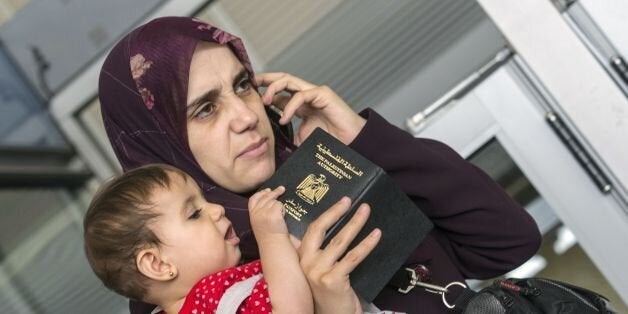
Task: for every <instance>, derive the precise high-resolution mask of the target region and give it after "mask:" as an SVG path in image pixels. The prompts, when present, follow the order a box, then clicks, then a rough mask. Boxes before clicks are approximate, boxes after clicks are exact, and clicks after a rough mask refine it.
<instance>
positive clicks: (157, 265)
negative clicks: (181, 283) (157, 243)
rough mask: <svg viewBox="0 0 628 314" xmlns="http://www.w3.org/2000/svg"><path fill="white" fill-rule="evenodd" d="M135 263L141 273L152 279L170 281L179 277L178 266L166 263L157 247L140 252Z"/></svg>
mask: <svg viewBox="0 0 628 314" xmlns="http://www.w3.org/2000/svg"><path fill="white" fill-rule="evenodd" d="M135 263H136V264H137V269H138V270H139V271H140V273H142V274H143V275H144V276H146V277H148V278H150V279H153V280H157V281H169V280H172V279H174V278H176V277H177V268H176V266H175V265H174V264H172V263H169V262H166V261H164V260H163V259H162V256H161V252H160V251H159V249H158V248H156V247H151V248H146V249H142V250H140V252H139V253H137V257H136V258H135Z"/></svg>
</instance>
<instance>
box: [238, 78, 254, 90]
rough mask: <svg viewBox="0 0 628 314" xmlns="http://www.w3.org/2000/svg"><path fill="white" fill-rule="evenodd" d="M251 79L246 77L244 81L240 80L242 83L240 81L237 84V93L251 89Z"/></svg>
mask: <svg viewBox="0 0 628 314" xmlns="http://www.w3.org/2000/svg"><path fill="white" fill-rule="evenodd" d="M251 86H252V84H251V80H250V79H248V78H246V79H243V80H242V81H240V83H238V85H237V86H236V93H237V94H242V93H244V92H247V91H249V89H251Z"/></svg>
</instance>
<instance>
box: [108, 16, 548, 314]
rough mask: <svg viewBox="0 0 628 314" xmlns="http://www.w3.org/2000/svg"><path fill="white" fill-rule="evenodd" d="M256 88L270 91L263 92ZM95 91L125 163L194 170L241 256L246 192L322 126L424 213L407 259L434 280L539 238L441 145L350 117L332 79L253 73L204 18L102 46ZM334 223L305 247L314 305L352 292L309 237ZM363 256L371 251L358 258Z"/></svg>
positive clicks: (390, 295) (486, 273) (461, 274)
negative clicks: (419, 238)
mask: <svg viewBox="0 0 628 314" xmlns="http://www.w3.org/2000/svg"><path fill="white" fill-rule="evenodd" d="M212 43H213V44H212ZM257 85H259V86H263V87H267V90H266V92H265V93H264V95H263V96H260V95H259V94H258V93H257ZM99 89H100V90H99V96H100V100H101V105H102V113H103V120H104V123H105V128H106V130H107V135H108V137H109V140H110V141H111V144H112V146H113V148H114V151H115V152H116V156H117V158H118V160H119V161H120V163H121V164H122V167H123V168H124V169H125V170H128V169H132V168H135V167H138V166H141V165H143V164H147V163H154V162H162V163H168V164H171V165H174V166H176V167H179V168H181V169H182V170H184V171H186V172H187V173H189V174H190V175H191V176H192V177H193V178H194V179H195V180H196V181H197V182H198V183H199V185H200V186H201V188H202V189H203V191H204V193H205V196H206V198H207V199H209V200H211V201H213V202H217V203H220V204H223V205H224V206H225V207H226V208H227V215H228V216H229V218H230V219H231V220H232V221H233V222H234V224H235V227H236V230H240V231H243V232H244V234H240V236H241V238H242V239H245V240H244V241H243V242H244V243H243V244H244V245H243V253H244V254H249V255H250V256H254V255H255V253H256V249H255V245H254V240H253V239H252V237H251V236H250V226H248V217H247V207H246V204H247V203H246V197H247V196H248V195H250V194H251V193H252V192H254V190H255V188H256V187H257V186H258V185H259V184H260V183H262V182H264V180H266V179H268V178H269V177H270V176H271V175H272V173H273V172H274V170H275V169H276V167H278V166H279V165H281V163H282V162H283V161H284V160H285V159H286V158H287V157H288V156H289V155H290V152H291V151H292V150H294V149H295V145H294V144H295V143H296V144H297V145H298V144H299V143H300V142H301V141H302V140H303V139H304V138H306V137H307V136H308V135H309V134H310V132H311V131H312V130H313V129H314V128H315V127H317V126H320V127H322V128H324V129H326V130H327V131H328V132H329V133H331V134H332V135H334V136H335V137H337V138H338V139H340V140H341V141H342V142H344V143H345V144H348V145H350V146H351V147H352V148H353V149H355V150H356V151H358V152H360V153H361V154H362V155H364V156H365V157H367V158H369V159H370V160H371V161H373V162H375V163H376V164H378V165H379V166H381V167H382V168H383V169H384V170H386V171H387V172H388V174H390V175H391V176H392V178H393V179H394V180H395V181H396V183H397V184H398V185H399V186H400V187H401V188H402V189H403V190H404V192H406V193H407V194H408V196H409V197H410V198H411V199H413V200H414V201H415V202H416V203H417V205H418V206H419V208H421V209H422V210H423V211H424V212H425V213H426V214H427V215H428V216H429V217H430V218H431V219H432V220H433V222H434V225H435V228H434V230H433V231H432V232H431V233H430V235H428V236H427V237H426V239H425V240H424V241H423V242H422V244H421V245H420V246H419V247H417V249H416V250H415V251H414V253H413V254H412V255H411V256H410V258H409V259H408V261H407V265H409V266H411V267H417V265H421V266H420V267H422V269H423V270H424V273H429V277H431V281H432V283H435V284H441V285H442V284H446V283H448V282H451V281H461V280H463V279H464V278H479V279H481V278H490V277H494V276H497V275H500V274H503V273H505V272H507V271H509V270H511V269H513V268H515V267H516V266H518V265H520V264H521V263H523V262H525V261H526V260H527V259H528V258H529V257H530V256H531V255H532V254H534V252H536V250H537V249H538V246H539V244H540V235H539V232H538V229H537V227H536V225H535V223H534V221H533V220H532V219H531V217H530V216H529V215H528V214H527V213H526V212H525V211H524V210H523V209H522V208H521V207H520V206H519V205H517V204H516V203H515V202H514V201H513V200H512V199H511V198H510V197H508V196H507V195H506V194H505V193H504V192H503V191H502V190H501V188H500V187H499V186H498V185H497V184H496V183H495V182H494V181H493V180H492V179H490V178H489V177H488V176H487V175H486V174H484V173H483V172H482V171H480V170H478V169H477V168H475V167H474V166H472V165H471V164H469V163H467V162H466V161H465V160H463V159H462V158H460V157H459V156H458V155H457V154H456V153H455V152H454V151H453V150H451V149H450V148H449V147H447V146H445V145H444V144H442V143H439V142H436V141H432V140H427V139H416V138H414V137H412V136H410V135H409V134H407V133H406V132H404V131H402V130H399V129H398V128H396V127H394V126H392V125H390V124H389V123H388V122H386V121H385V120H384V119H383V118H381V117H380V116H379V115H377V114H376V113H375V112H373V111H371V110H365V111H364V112H362V113H361V114H360V115H357V114H355V113H354V112H353V111H352V110H351V109H350V107H349V106H347V104H346V103H344V101H343V100H342V99H340V98H339V97H338V96H337V95H336V94H335V93H334V92H333V91H331V90H330V89H329V88H327V87H319V86H315V85H312V84H310V83H308V82H305V81H303V80H301V79H298V78H295V77H293V76H290V75H286V74H273V73H271V74H262V75H259V76H257V77H256V80H254V75H253V71H252V68H251V66H250V63H249V60H248V57H247V55H246V51H245V50H244V46H243V45H242V42H241V41H240V40H239V39H238V38H236V37H234V36H232V35H230V34H228V33H226V32H224V31H222V30H219V29H217V28H215V27H213V26H210V25H207V24H205V23H203V22H200V21H195V20H192V19H189V18H175V17H170V18H161V19H156V20H153V21H151V22H149V23H148V24H146V25H143V26H141V27H139V28H138V29H136V30H134V31H133V32H132V33H130V34H129V35H127V36H126V37H125V38H123V39H122V40H121V41H120V42H119V43H118V44H117V45H116V46H115V47H114V48H113V50H112V51H111V52H110V54H109V56H108V58H107V60H106V61H105V64H104V65H103V68H102V72H101V76H100V82H99ZM282 91H287V92H290V93H291V94H292V97H289V98H288V100H287V102H286V101H285V100H286V99H285V98H283V99H279V98H280V97H278V96H275V95H276V94H278V93H280V92H282ZM273 98H275V101H276V104H277V105H278V106H279V107H281V108H283V110H284V111H283V115H282V117H281V118H280V119H278V120H277V121H276V122H275V120H273V119H272V118H269V114H270V113H268V110H267V107H265V106H264V105H265V104H269V103H271V102H273ZM270 115H271V116H272V114H270ZM295 115H297V116H299V117H301V118H302V119H303V122H302V123H301V125H300V127H299V129H298V130H297V133H296V136H295V139H294V142H295V143H293V142H292V141H290V139H289V138H288V136H286V133H285V132H282V130H285V126H286V125H288V126H289V121H290V120H291V118H292V117H293V116H295ZM327 217H329V216H327ZM329 219H331V218H325V219H322V222H320V223H317V224H316V225H315V226H314V227H313V228H312V229H313V230H314V231H312V232H311V234H312V235H310V236H309V238H308V239H307V241H308V242H307V244H306V245H304V247H305V248H304V249H301V252H300V254H301V264H302V266H303V269H304V271H305V273H306V275H307V276H308V280H310V284H311V287H312V290H313V294H314V297H315V299H316V302H317V306H320V307H319V309H320V310H321V311H322V310H323V308H322V307H324V306H325V304H327V301H328V300H332V299H334V298H338V299H342V300H347V298H348V297H347V296H348V295H350V294H351V293H350V287H348V284H347V280H346V277H347V276H346V274H347V273H348V272H350V270H351V269H352V268H351V267H350V266H351V263H349V262H348V261H347V263H338V264H335V263H334V262H335V260H334V258H337V257H338V256H340V255H341V254H342V252H341V253H338V252H337V251H338V249H329V250H327V249H326V250H325V251H320V250H318V247H317V246H316V245H313V244H312V243H314V244H316V241H317V240H318V236H316V234H318V235H320V234H321V233H322V232H324V229H325V226H326V225H327V224H328V223H329ZM247 235H248V236H247ZM319 243H320V242H319ZM304 244H305V243H304ZM246 245H248V246H247V247H244V246H246ZM366 252H368V246H364V247H360V248H359V250H357V251H356V254H357V256H362V255H363V254H366ZM330 261H331V262H330ZM426 270H428V271H426ZM425 279H427V278H425ZM335 283H340V285H336V284H335ZM374 303H375V304H376V305H377V306H379V307H380V308H385V309H390V310H395V311H404V312H409V313H413V312H417V311H418V310H419V309H420V311H421V312H422V313H440V312H444V311H445V308H444V306H443V305H442V304H441V303H440V298H439V297H438V296H436V295H434V294H431V293H426V292H424V291H421V290H420V289H415V290H414V291H413V292H411V293H410V294H408V295H404V294H401V293H399V292H397V291H396V289H395V288H393V287H387V288H386V289H384V290H383V291H382V292H381V294H380V295H379V296H378V297H377V298H376V300H375V302H374ZM132 312H137V313H140V312H138V311H134V310H132Z"/></svg>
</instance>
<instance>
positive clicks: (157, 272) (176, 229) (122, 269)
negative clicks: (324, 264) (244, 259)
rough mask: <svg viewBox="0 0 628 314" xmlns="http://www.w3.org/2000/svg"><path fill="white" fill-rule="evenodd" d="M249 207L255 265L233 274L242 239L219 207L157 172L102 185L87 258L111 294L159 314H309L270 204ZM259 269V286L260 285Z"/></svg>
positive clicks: (169, 172)
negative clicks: (154, 307) (160, 313)
mask: <svg viewBox="0 0 628 314" xmlns="http://www.w3.org/2000/svg"><path fill="white" fill-rule="evenodd" d="M283 192H284V188H283V187H278V188H276V189H275V190H270V189H266V190H262V191H259V192H257V193H255V194H254V195H253V196H252V197H251V198H250V199H249V215H250V219H251V226H252V227H253V233H254V235H255V238H256V239H257V243H258V246H259V253H260V260H257V261H254V262H251V263H248V264H244V265H239V262H240V250H239V248H238V243H239V242H240V239H239V238H238V237H237V235H236V232H235V231H234V230H233V227H232V226H231V222H230V221H229V219H227V218H226V217H225V210H224V208H223V207H222V206H221V205H218V204H214V203H208V202H207V201H206V200H205V198H204V197H203V194H202V193H201V190H200V188H199V187H198V185H197V184H196V182H195V181H194V180H193V179H192V178H191V177H190V176H188V175H187V174H186V173H184V172H182V171H181V170H179V169H177V168H174V167H171V166H167V165H161V164H154V165H148V166H144V167H141V168H137V169H135V170H132V171H129V172H127V173H125V174H123V175H121V176H119V177H117V178H115V179H113V180H112V181H110V182H108V183H107V184H105V185H104V186H103V187H102V188H101V189H100V190H99V192H98V193H97V194H96V196H95V197H94V199H93V200H92V202H91V204H90V206H89V209H88V211H87V214H86V216H85V222H84V229H85V234H84V237H85V252H86V255H87V259H88V261H89V264H90V265H91V267H92V269H93V270H94V272H95V273H96V275H97V276H98V278H100V280H102V282H103V283H104V284H105V286H107V287H108V288H109V289H111V290H113V291H115V292H117V293H119V294H121V295H123V296H125V297H128V298H131V299H135V300H141V301H144V302H147V303H152V304H157V305H159V306H160V307H161V309H162V310H163V311H165V312H166V313H199V314H200V313H216V312H218V313H236V312H237V313H267V312H271V311H272V312H274V313H312V312H313V301H312V294H311V291H310V289H309V286H308V283H307V280H306V278H305V276H304V275H303V272H302V271H301V268H300V266H299V259H298V255H297V252H296V250H295V248H294V246H293V245H292V243H291V241H290V238H289V235H288V230H287V228H286V224H285V222H284V219H283V214H284V213H283V206H282V204H281V203H280V202H279V201H277V197H278V196H279V195H281V194H282V193H283ZM262 268H263V276H262Z"/></svg>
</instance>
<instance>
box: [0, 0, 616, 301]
mask: <svg viewBox="0 0 628 314" xmlns="http://www.w3.org/2000/svg"><path fill="white" fill-rule="evenodd" d="M522 2H523V3H522ZM167 15H185V16H195V17H197V18H199V19H201V20H205V21H207V22H210V23H213V24H215V25H218V26H220V27H222V28H224V29H226V30H228V31H230V32H232V33H234V34H236V35H238V36H240V37H241V38H242V39H243V40H244V42H245V44H246V46H247V50H248V51H249V54H250V56H251V59H252V62H253V65H254V67H255V69H256V70H257V71H265V70H266V71H283V72H290V73H293V74H295V75H297V76H300V77H302V78H304V79H306V80H308V81H311V82H314V83H317V84H325V85H328V86H330V87H331V88H333V89H334V90H335V91H336V92H338V94H339V95H341V96H342V97H343V98H344V99H345V100H346V101H347V102H348V103H349V104H350V105H352V106H353V107H354V108H355V110H361V109H364V108H366V107H372V108H375V110H377V111H378V112H380V113H381V114H382V115H383V116H384V117H386V118H387V119H388V120H389V121H391V122H392V123H394V124H396V125H397V126H399V127H400V128H402V129H404V130H407V131H408V132H410V133H412V134H413V135H415V136H421V137H430V138H436V139H439V140H441V141H444V142H446V143H448V144H449V145H451V146H452V147H453V148H454V149H456V151H458V153H460V154H461V155H462V156H463V157H465V158H467V159H468V160H470V161H471V162H473V163H474V164H476V165H478V166H479V167H481V168H482V169H484V170H485V171H486V172H487V173H489V174H490V175H491V176H492V177H493V178H494V179H495V180H496V181H497V182H499V183H500V184H501V185H502V186H503V187H504V188H505V189H506V191H507V192H508V193H509V194H510V195H512V196H513V197H514V198H515V199H516V200H517V201H519V202H520V203H521V204H522V205H523V206H525V208H526V209H527V210H528V211H529V212H530V213H531V214H532V215H533V217H534V218H535V220H536V221H537V223H538V225H539V228H540V229H541V231H542V232H543V234H544V241H543V246H542V248H541V250H540V251H539V252H538V254H537V255H536V256H534V257H533V258H532V259H531V260H530V261H528V262H527V263H526V264H524V265H523V266H522V267H520V268H519V269H517V270H515V271H513V272H512V273H510V274H508V275H507V276H516V277H525V276H543V277H548V278H553V279H558V280H563V281H567V282H570V283H573V284H576V285H580V286H583V287H586V288H589V289H591V290H594V291H597V292H600V293H602V294H603V295H606V296H608V297H609V298H610V299H611V300H612V302H613V303H614V304H615V306H616V308H617V310H618V312H619V313H628V309H627V307H626V301H628V272H626V271H625V270H624V268H625V266H624V265H625V260H628V218H627V213H628V197H627V195H628V194H627V193H626V190H627V187H628V162H626V157H625V156H628V151H627V150H628V145H626V143H627V142H626V137H627V136H628V97H627V95H628V92H627V91H628V66H627V65H626V63H625V60H624V56H628V37H626V36H625V30H626V29H628V2H626V1H624V0H605V1H598V0H576V1H573V0H571V1H569V0H558V1H551V0H529V1H515V0H511V1H504V0H479V1H458V0H394V1H374V0H366V1H359V0H325V1H307V0H293V1H280V0H266V1H260V0H255V1H247V0H215V1H206V0H177V1H166V0H134V1H122V0H109V1H93V0H91V1H90V0H82V1H79V0H47V1H43V0H30V1H28V0H0V313H127V312H128V310H127V301H126V300H125V299H123V298H122V297H118V296H116V295H115V294H113V293H111V292H109V291H108V290H106V289H105V288H104V287H103V286H102V284H100V282H99V281H98V280H97V279H96V277H95V276H94V275H93V274H92V272H91V270H90V269H89V266H88V265H87V262H86V260H85V257H84V253H83V247H82V218H83V215H84V212H85V210H86V207H87V204H88V202H89V200H90V197H91V196H92V195H93V193H94V192H95V190H96V189H97V188H98V186H99V185H100V184H101V183H102V182H103V180H105V179H107V178H109V177H111V176H112V175H115V174H116V173H118V172H119V171H120V168H119V166H118V164H117V161H116V159H115V156H114V155H113V152H112V150H111V148H110V146H109V143H108V141H107V138H106V135H105V133H104V129H103V126H102V121H101V118H100V112H99V103H98V99H97V96H98V94H97V93H98V91H97V78H98V71H99V69H100V66H101V65H102V62H103V60H104V56H105V55H106V53H107V52H108V50H109V49H110V48H111V46H112V45H113V44H114V43H115V42H116V40H117V39H119V38H120V37H121V36H123V35H124V34H126V33H127V32H128V31H130V30H131V29H133V28H134V27H135V26H137V25H138V24H141V23H144V22H146V21H147V20H150V19H152V18H154V17H158V16H167ZM622 143H623V145H622ZM469 284H470V285H472V286H473V287H481V286H482V285H483V284H485V283H483V282H477V281H470V282H469Z"/></svg>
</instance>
